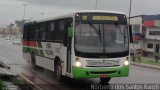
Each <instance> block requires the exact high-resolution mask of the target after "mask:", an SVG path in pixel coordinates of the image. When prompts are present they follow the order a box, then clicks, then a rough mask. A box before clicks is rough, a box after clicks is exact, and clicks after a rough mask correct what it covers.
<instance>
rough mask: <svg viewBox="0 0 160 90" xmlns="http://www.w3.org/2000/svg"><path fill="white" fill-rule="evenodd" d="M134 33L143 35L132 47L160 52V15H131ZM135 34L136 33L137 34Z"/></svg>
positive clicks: (150, 51)
mask: <svg viewBox="0 0 160 90" xmlns="http://www.w3.org/2000/svg"><path fill="white" fill-rule="evenodd" d="M130 24H131V25H132V30H133V33H134V34H135V33H136V34H137V33H139V35H141V39H140V40H136V41H134V42H136V43H134V44H133V45H132V46H131V48H132V49H142V50H143V51H145V52H147V53H152V54H153V53H160V15H139V16H134V17H131V19H130ZM136 34H135V35H136Z"/></svg>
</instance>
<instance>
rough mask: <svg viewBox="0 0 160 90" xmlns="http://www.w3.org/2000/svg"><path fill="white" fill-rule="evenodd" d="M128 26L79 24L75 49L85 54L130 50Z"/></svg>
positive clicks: (76, 29) (76, 30)
mask: <svg viewBox="0 0 160 90" xmlns="http://www.w3.org/2000/svg"><path fill="white" fill-rule="evenodd" d="M127 33H128V32H127V26H126V25H115V24H78V25H77V26H76V27H75V49H76V50H77V51H79V52H84V53H117V52H118V53H119V52H124V51H127V50H128V36H127Z"/></svg>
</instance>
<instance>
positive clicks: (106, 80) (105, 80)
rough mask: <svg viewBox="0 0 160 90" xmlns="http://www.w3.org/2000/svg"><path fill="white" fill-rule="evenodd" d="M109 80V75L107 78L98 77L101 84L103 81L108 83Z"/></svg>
mask: <svg viewBox="0 0 160 90" xmlns="http://www.w3.org/2000/svg"><path fill="white" fill-rule="evenodd" d="M110 80H111V78H110V77H107V78H100V81H101V83H102V84H104V83H106V84H108V83H109V81H110Z"/></svg>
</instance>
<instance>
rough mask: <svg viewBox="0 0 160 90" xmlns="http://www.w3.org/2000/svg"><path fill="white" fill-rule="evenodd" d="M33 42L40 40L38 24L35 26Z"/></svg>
mask: <svg viewBox="0 0 160 90" xmlns="http://www.w3.org/2000/svg"><path fill="white" fill-rule="evenodd" d="M33 28H34V29H33V40H36V41H37V40H38V38H39V25H38V24H37V23H36V24H34V26H33Z"/></svg>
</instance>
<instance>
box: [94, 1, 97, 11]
mask: <svg viewBox="0 0 160 90" xmlns="http://www.w3.org/2000/svg"><path fill="white" fill-rule="evenodd" d="M96 9H97V0H96V4H95V7H94V10H96Z"/></svg>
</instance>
